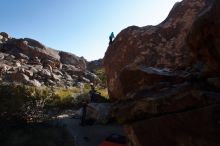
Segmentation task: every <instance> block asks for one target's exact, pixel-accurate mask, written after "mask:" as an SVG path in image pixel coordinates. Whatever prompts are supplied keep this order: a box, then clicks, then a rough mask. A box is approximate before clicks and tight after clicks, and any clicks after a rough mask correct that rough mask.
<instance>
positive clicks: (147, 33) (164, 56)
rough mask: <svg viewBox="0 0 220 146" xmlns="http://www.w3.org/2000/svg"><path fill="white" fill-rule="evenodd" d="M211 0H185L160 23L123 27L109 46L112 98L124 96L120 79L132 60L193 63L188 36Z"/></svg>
mask: <svg viewBox="0 0 220 146" xmlns="http://www.w3.org/2000/svg"><path fill="white" fill-rule="evenodd" d="M209 3H210V0H183V1H182V2H179V3H176V4H175V6H174V7H173V9H172V10H171V12H170V14H169V15H168V17H167V18H166V20H164V21H163V22H162V23H160V24H159V25H157V26H146V27H137V26H131V27H128V28H126V29H124V30H122V31H121V32H120V33H119V34H118V36H117V37H116V39H115V40H114V41H113V43H112V44H111V45H110V46H109V47H108V49H107V51H106V53H105V57H104V66H105V71H106V75H107V78H108V80H107V84H108V90H109V95H110V96H111V98H119V97H122V96H123V94H122V93H121V91H120V90H118V89H120V88H121V87H122V85H121V82H120V80H119V76H120V75H119V74H120V72H121V70H122V69H123V68H124V67H125V66H126V65H128V64H131V63H136V64H144V65H145V66H153V67H168V68H184V67H186V66H188V65H189V64H190V63H191V60H192V58H191V52H190V50H189V47H187V45H186V42H185V39H186V38H187V34H188V33H189V31H190V29H191V27H192V24H193V21H194V20H195V18H196V17H197V16H198V14H199V13H200V12H201V11H202V10H204V9H205V8H206V7H208V6H209Z"/></svg>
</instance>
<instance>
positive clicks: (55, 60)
mask: <svg viewBox="0 0 220 146" xmlns="http://www.w3.org/2000/svg"><path fill="white" fill-rule="evenodd" d="M86 62H87V61H86V60H85V59H84V58H83V57H78V56H76V55H74V54H71V53H67V52H63V51H58V50H54V49H51V48H49V47H46V46H45V45H43V44H41V43H40V42H38V41H36V40H33V39H30V38H24V39H15V38H12V37H10V36H9V35H8V34H7V33H5V32H1V33H0V80H1V83H3V82H9V83H11V82H17V83H21V84H27V85H32V86H42V85H46V86H64V85H65V86H72V85H74V84H75V83H76V82H78V81H81V82H90V81H94V80H99V79H97V76H95V75H93V73H91V72H89V71H88V70H87V65H86ZM88 74H89V75H88Z"/></svg>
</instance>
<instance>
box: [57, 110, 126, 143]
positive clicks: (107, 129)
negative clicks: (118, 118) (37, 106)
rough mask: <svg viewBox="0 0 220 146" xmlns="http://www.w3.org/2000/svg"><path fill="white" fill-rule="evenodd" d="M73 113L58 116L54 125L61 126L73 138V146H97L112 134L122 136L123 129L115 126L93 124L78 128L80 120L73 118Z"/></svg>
mask: <svg viewBox="0 0 220 146" xmlns="http://www.w3.org/2000/svg"><path fill="white" fill-rule="evenodd" d="M73 117H74V113H73V112H72V113H71V111H70V112H69V113H65V114H61V115H58V118H57V120H55V122H56V124H59V125H63V126H64V127H65V128H67V130H68V131H69V132H70V133H71V135H72V136H73V138H74V141H75V146H99V144H100V143H101V142H102V141H103V140H105V138H106V137H107V136H109V135H111V134H113V133H115V134H120V135H124V132H123V129H122V127H121V126H120V125H117V124H106V125H100V124H94V125H86V126H80V125H79V123H80V119H78V118H73Z"/></svg>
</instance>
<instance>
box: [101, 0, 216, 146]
mask: <svg viewBox="0 0 220 146" xmlns="http://www.w3.org/2000/svg"><path fill="white" fill-rule="evenodd" d="M219 7H220V2H219V1H218V0H183V1H182V2H180V3H177V4H176V5H175V6H174V7H173V9H172V11H171V12H170V14H169V16H168V18H167V19H166V20H165V21H164V22H162V23H161V24H159V25H158V26H147V27H142V28H139V27H134V26H132V27H128V28H127V29H125V30H123V31H122V32H121V33H120V34H119V35H118V36H117V37H116V39H115V40H114V41H113V43H112V44H110V46H109V48H108V50H107V52H106V54H105V58H104V66H105V70H106V73H107V81H108V87H109V93H110V98H113V99H114V100H116V101H117V102H116V103H115V104H114V109H113V115H114V116H115V117H116V119H117V120H118V121H119V122H121V123H122V124H124V125H125V130H126V132H127V134H128V137H129V139H130V142H131V143H132V144H131V145H134V146H145V145H151V146H161V145H175V146H218V145H219V143H220V141H219V134H220V126H219V116H217V115H218V114H219V111H220V69H219V67H220V53H219V52H220V49H219V48H220V45H219V44H220V43H219V42H220V41H219V39H220V25H219V23H220V17H219V15H220V10H219Z"/></svg>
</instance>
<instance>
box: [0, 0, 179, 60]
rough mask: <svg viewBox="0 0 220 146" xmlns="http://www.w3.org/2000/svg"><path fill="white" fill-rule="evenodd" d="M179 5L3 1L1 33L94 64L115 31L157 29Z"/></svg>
mask: <svg viewBox="0 0 220 146" xmlns="http://www.w3.org/2000/svg"><path fill="white" fill-rule="evenodd" d="M176 1H178V0H0V10H1V12H0V19H1V21H0V32H1V31H4V32H7V33H9V35H10V36H13V37H16V38H24V37H29V38H33V39H36V40H38V41H40V42H42V43H43V44H45V45H46V46H49V47H51V48H54V49H57V50H62V51H66V52H71V53H73V54H76V55H78V56H84V57H85V58H86V59H87V60H94V59H99V58H102V57H103V56H104V53H105V51H106V49H107V47H108V42H109V40H108V36H109V35H110V33H111V32H112V31H113V32H114V33H115V35H117V34H118V33H119V32H120V31H121V30H122V29H124V28H126V27H128V26H131V25H136V26H146V25H156V24H158V23H160V22H162V21H163V20H164V19H165V18H166V17H167V15H168V13H169V11H170V10H171V8H172V7H173V5H174V4H175V2H176ZM179 1H180V0H179Z"/></svg>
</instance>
